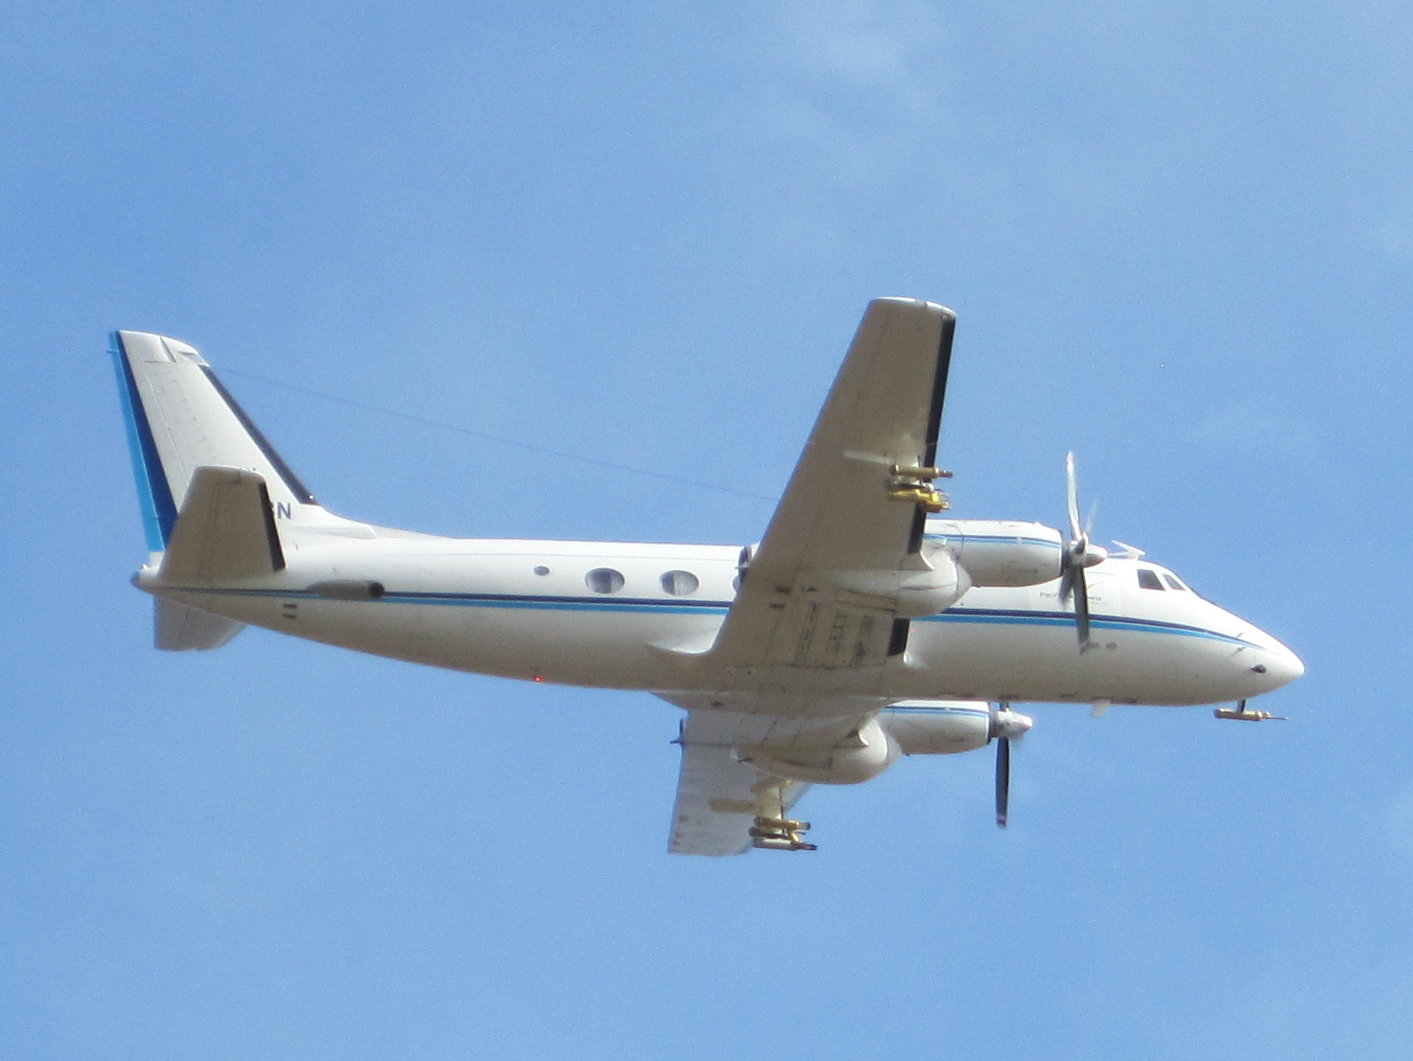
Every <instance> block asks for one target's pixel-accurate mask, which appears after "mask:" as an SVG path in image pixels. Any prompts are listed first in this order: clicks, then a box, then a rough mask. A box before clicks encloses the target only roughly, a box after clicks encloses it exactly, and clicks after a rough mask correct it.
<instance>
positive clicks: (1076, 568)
mask: <svg viewBox="0 0 1413 1061" xmlns="http://www.w3.org/2000/svg"><path fill="white" fill-rule="evenodd" d="M1065 500H1066V501H1067V502H1068V508H1069V516H1070V538H1069V541H1068V542H1066V543H1065V554H1064V556H1063V557H1061V559H1060V600H1062V601H1065V602H1066V603H1068V601H1069V599H1070V598H1071V597H1074V618H1075V632H1076V633H1077V634H1078V635H1079V650H1080V651H1081V652H1083V651H1084V650H1085V649H1087V648H1088V647H1089V585H1088V583H1087V582H1086V581H1085V577H1084V572H1085V571H1086V570H1087V569H1089V568H1091V567H1093V566H1094V565H1095V564H1102V563H1103V562H1104V561H1105V560H1106V559H1108V556H1109V553H1108V550H1106V549H1104V548H1103V547H1101V546H1098V545H1094V544H1092V543H1091V542H1090V540H1089V525H1088V524H1087V523H1086V524H1085V525H1084V526H1081V525H1080V522H1079V482H1078V479H1077V477H1076V476H1075V470H1074V454H1073V453H1069V454H1067V455H1066V456H1065ZM1091 522H1092V517H1091Z"/></svg>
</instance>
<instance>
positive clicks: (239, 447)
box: [112, 331, 322, 553]
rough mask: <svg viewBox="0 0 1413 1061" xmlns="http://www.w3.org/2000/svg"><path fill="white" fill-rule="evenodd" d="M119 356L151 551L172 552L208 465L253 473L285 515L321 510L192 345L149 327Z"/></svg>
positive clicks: (126, 341) (121, 341)
mask: <svg viewBox="0 0 1413 1061" xmlns="http://www.w3.org/2000/svg"><path fill="white" fill-rule="evenodd" d="M112 353H113V359H114V362H115V364H116V367H117V371H118V388H119V392H120V393H121V395H122V399H123V411H124V415H125V418H126V421H127V429H128V444H129V447H130V449H131V451H132V458H133V475H134V477H135V478H136V480H137V490H138V501H139V504H140V506H141V508H142V519H143V527H144V530H145V531H146V535H147V548H148V551H149V552H151V553H163V552H165V551H166V549H167V546H168V543H169V542H170V541H171V538H172V532H173V530H174V528H175V526H176V522H177V513H178V512H179V511H181V508H182V503H183V502H184V501H185V500H186V496H187V492H188V491H189V490H190V489H191V484H192V479H193V477H194V476H195V474H196V470H197V469H198V468H201V467H219V468H230V469H240V470H244V471H250V472H254V473H255V474H256V475H258V476H259V477H260V478H261V479H262V480H263V481H264V483H265V487H266V489H267V490H268V492H269V502H270V505H271V507H272V509H273V510H274V511H275V512H276V513H278V514H279V515H280V516H281V517H282V518H285V519H298V518H299V514H300V511H301V509H302V508H305V507H306V506H314V508H315V509H317V505H316V502H315V501H314V497H313V495H311V494H310V493H309V491H308V489H306V488H305V486H304V484H303V483H301V482H300V481H299V479H298V477H297V476H296V475H295V474H294V472H292V471H291V470H290V468H289V466H288V465H287V464H285V462H284V460H283V459H281V457H280V455H279V454H278V453H276V452H275V449H274V447H273V446H271V445H270V443H269V442H268V441H266V439H265V436H264V435H262V434H261V433H260V430H259V428H257V427H256V426H255V425H254V424H253V423H251V421H250V418H249V417H248V416H246V414H245V410H243V409H242V408H241V407H240V406H239V405H238V404H237V403H236V401H235V399H234V398H232V397H231V395H230V393H229V392H228V391H227V390H226V388H225V387H223V386H222V385H221V382H220V381H219V380H218V379H217V378H216V376H215V374H214V373H213V372H212V371H211V366H210V365H208V364H207V363H206V361H205V360H204V359H203V358H202V356H201V355H200V354H199V353H197V351H196V350H195V349H194V348H193V347H191V346H189V345H187V344H186V343H183V342H181V341H179V340H177V339H170V338H166V337H164V336H161V335H153V334H152V333H150V332H128V331H119V332H114V333H113V345H112ZM318 511H319V512H321V513H322V510H321V509H318Z"/></svg>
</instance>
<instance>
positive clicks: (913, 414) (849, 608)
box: [709, 299, 956, 713]
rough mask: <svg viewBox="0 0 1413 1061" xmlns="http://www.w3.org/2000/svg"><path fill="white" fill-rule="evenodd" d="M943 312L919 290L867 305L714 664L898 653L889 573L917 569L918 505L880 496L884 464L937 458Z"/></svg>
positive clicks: (902, 636)
mask: <svg viewBox="0 0 1413 1061" xmlns="http://www.w3.org/2000/svg"><path fill="white" fill-rule="evenodd" d="M955 324H956V317H955V316H954V315H953V314H952V311H951V310H949V309H945V308H943V307H942V306H939V305H936V304H934V303H931V302H920V301H915V300H912V299H877V300H875V301H874V302H872V303H870V304H869V307H868V310H867V311H866V312H865V314H864V318H863V321H862V322H861V323H860V324H859V329H858V332H857V334H856V335H855V336H854V341H853V344H852V345H851V346H850V348H849V353H848V356H847V357H846V358H845V359H844V364H843V366H842V367H841V368H840V370H839V375H838V377H837V378H836V379H835V381H834V386H833V388H832V389H831V391H830V392H829V397H828V398H827V399H826V401H825V404H824V409H823V410H822V411H821V413H820V415H819V419H818V420H817V421H816V423H815V426H814V430H813V432H812V433H811V434H810V438H809V441H808V442H807V443H806V445H805V449H804V453H803V454H802V455H801V456H800V460H799V463H798V464H797V465H796V467H795V472H794V474H793V475H792V476H791V478H790V483H789V485H788V486H787V487H786V489H785V493H784V495H783V496H782V497H781V499H780V504H779V506H778V507H777V508H776V510H775V515H774V517H773V518H772V519H771V521H770V526H769V527H768V528H767V530H766V533H765V537H764V539H763V540H762V541H761V543H760V546H759V547H758V548H757V549H756V550H755V552H754V554H753V555H752V556H751V557H750V560H749V566H748V568H747V570H746V572H745V575H744V577H743V578H742V583H741V589H740V592H739V593H738V594H737V596H736V599H735V601H734V603H733V604H732V606H731V610H730V612H729V613H728V614H727V616H726V620H725V622H724V624H723V625H722V628H721V631H720V633H719V634H718V636H717V639H716V643H715V645H714V646H713V648H712V650H711V652H710V654H709V655H710V659H711V661H712V662H713V663H715V664H717V665H720V666H725V667H727V668H731V669H734V670H737V671H739V670H740V668H755V667H761V666H769V665H784V666H792V667H806V668H816V669H818V668H824V669H838V668H858V667H866V666H876V665H879V664H882V663H883V662H884V661H885V660H886V659H887V657H888V656H889V655H890V654H896V653H898V652H901V650H902V649H901V645H900V641H905V640H906V632H907V628H906V620H898V619H897V618H896V615H895V613H896V610H897V599H898V592H899V589H898V586H899V582H900V579H901V578H902V577H904V576H905V575H906V574H907V573H908V572H909V571H920V570H925V569H926V565H925V564H924V563H923V562H922V558H921V556H920V555H919V550H920V549H921V546H922V536H923V524H924V521H925V520H926V512H925V511H924V508H923V507H922V506H921V505H919V504H916V503H909V502H908V501H907V500H906V498H904V499H901V500H900V499H898V498H895V497H890V489H892V490H894V492H896V487H897V485H898V480H897V476H896V475H895V474H894V471H893V469H894V468H895V466H896V467H902V468H907V467H912V468H930V467H932V466H933V464H934V462H935V460H936V456H937V435H938V430H939V428H940V426H941V419H942V401H943V397H944V395H945V393H946V386H947V367H948V362H949V360H950V357H951V350H952V333H953V329H954V326H955ZM927 485H928V486H930V482H929V483H928V484H927ZM900 624H901V628H900ZM843 710H846V709H843V708H840V709H837V711H838V713H842V712H843ZM821 713H824V712H821Z"/></svg>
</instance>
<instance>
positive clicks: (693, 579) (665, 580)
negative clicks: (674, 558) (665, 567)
mask: <svg viewBox="0 0 1413 1061" xmlns="http://www.w3.org/2000/svg"><path fill="white" fill-rule="evenodd" d="M661 581H662V588H663V589H664V590H666V591H667V592H668V593H671V594H672V595H673V596H674V597H685V596H687V595H688V594H689V593H695V592H697V587H698V586H700V585H701V582H700V580H698V578H697V576H696V575H694V574H692V572H690V571H664V572H663V575H662V579H661Z"/></svg>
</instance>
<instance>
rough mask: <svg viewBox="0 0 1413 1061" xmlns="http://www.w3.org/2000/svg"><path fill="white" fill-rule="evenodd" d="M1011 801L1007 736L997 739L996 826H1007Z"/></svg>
mask: <svg viewBox="0 0 1413 1061" xmlns="http://www.w3.org/2000/svg"><path fill="white" fill-rule="evenodd" d="M1010 803H1011V742H1010V739H1009V738H1007V737H1000V738H998V739H997V741H996V828H998V829H1004V828H1005V827H1006V817H1007V813H1008V811H1009V809H1010Z"/></svg>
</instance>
